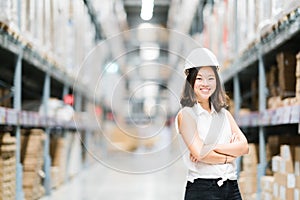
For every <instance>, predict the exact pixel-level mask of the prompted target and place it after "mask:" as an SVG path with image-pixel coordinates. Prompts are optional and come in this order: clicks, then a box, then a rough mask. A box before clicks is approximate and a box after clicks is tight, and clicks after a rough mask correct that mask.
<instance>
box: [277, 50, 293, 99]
mask: <svg viewBox="0 0 300 200" xmlns="http://www.w3.org/2000/svg"><path fill="white" fill-rule="evenodd" d="M276 61H277V65H278V83H279V89H280V90H279V95H280V96H281V97H282V98H286V97H291V96H295V86H296V76H295V75H296V73H295V72H296V56H295V55H294V54H292V53H289V52H281V53H278V54H277V56H276Z"/></svg>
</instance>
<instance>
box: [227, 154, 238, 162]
mask: <svg viewBox="0 0 300 200" xmlns="http://www.w3.org/2000/svg"><path fill="white" fill-rule="evenodd" d="M235 159H236V158H235V157H233V156H229V155H227V161H226V163H232V162H233V161H234V160H235Z"/></svg>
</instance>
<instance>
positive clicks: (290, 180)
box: [274, 172, 296, 188]
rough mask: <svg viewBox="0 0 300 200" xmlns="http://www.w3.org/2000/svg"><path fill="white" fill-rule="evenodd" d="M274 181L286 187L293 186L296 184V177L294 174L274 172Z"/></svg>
mask: <svg viewBox="0 0 300 200" xmlns="http://www.w3.org/2000/svg"><path fill="white" fill-rule="evenodd" d="M274 182H276V183H278V184H279V185H282V186H284V187H286V188H295V186H296V177H295V175H294V174H291V173H289V174H283V173H279V172H276V173H274Z"/></svg>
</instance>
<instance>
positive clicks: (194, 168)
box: [176, 48, 248, 200]
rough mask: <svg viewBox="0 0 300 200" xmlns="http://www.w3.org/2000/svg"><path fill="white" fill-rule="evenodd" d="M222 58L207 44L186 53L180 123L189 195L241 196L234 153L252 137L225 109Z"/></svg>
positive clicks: (235, 199) (189, 199) (191, 199)
mask: <svg viewBox="0 0 300 200" xmlns="http://www.w3.org/2000/svg"><path fill="white" fill-rule="evenodd" d="M219 66H220V65H219V63H218V61H217V59H216V57H215V55H214V54H213V53H212V52H211V51H210V50H208V49H206V48H197V49H194V50H193V51H192V52H191V53H190V54H189V56H188V57H187V59H186V62H185V73H186V75H187V77H186V82H185V86H184V90H183V94H182V97H181V100H180V103H181V105H182V109H181V110H180V111H179V112H178V115H177V117H176V127H177V130H178V132H179V133H180V134H181V136H182V139H183V141H184V144H185V146H186V147H187V148H188V153H187V154H186V155H185V157H184V159H185V161H186V162H185V163H186V166H187V168H188V175H187V186H186V191H185V200H196V199H197V200H200V199H201V200H206V199H207V200H213V199H228V200H239V199H241V195H240V192H239V188H238V184H237V174H236V164H235V159H236V158H237V157H239V156H242V155H244V154H247V153H248V142H247V139H246V137H245V136H244V134H243V133H242V131H241V130H240V129H239V127H238V125H237V124H236V122H235V120H234V118H233V117H232V115H231V114H230V113H229V112H228V111H227V110H226V109H225V107H226V95H225V92H224V90H223V88H222V85H221V81H220V78H219V75H218V68H219Z"/></svg>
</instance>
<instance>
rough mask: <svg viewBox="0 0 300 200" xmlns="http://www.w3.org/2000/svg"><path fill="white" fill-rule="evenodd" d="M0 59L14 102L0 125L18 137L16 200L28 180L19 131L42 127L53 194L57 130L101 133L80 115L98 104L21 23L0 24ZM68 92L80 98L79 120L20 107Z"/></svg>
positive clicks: (2, 111) (47, 184)
mask: <svg viewBox="0 0 300 200" xmlns="http://www.w3.org/2000/svg"><path fill="white" fill-rule="evenodd" d="M87 2H88V1H87ZM21 3H22V2H21V1H18V18H19V21H20V17H21V16H20V9H21ZM86 5H88V4H86ZM92 23H96V21H95V20H94V21H93V22H92ZM95 27H96V26H95ZM98 28H99V27H98ZM98 31H99V30H98ZM98 39H101V36H100V35H99V32H97V34H96V35H95V43H96V42H97V40H98ZM0 56H1V61H0V69H1V74H0V80H1V81H3V82H4V83H5V84H6V87H8V88H9V89H10V93H11V94H10V96H11V97H12V102H13V105H11V107H0V127H1V130H2V129H3V130H10V132H11V133H12V134H13V135H15V137H16V152H15V153H16V177H15V178H16V192H15V198H16V199H17V200H21V199H24V191H23V189H22V182H23V180H22V179H23V178H24V177H23V166H22V163H21V152H20V151H21V129H27V130H29V129H35V128H39V129H41V130H44V132H45V140H44V150H43V154H44V155H43V160H44V172H45V177H44V181H43V184H44V189H45V194H46V195H49V194H50V193H51V190H52V186H51V170H50V167H51V157H50V137H51V135H53V133H54V132H55V131H56V130H57V132H64V131H71V132H73V133H74V132H79V134H81V135H82V134H84V133H85V134H93V132H94V131H97V130H98V129H99V127H98V121H97V119H96V118H95V117H88V116H87V115H86V114H85V113H83V114H81V113H82V112H85V109H84V108H82V104H85V103H86V102H92V103H93V104H95V103H97V99H95V97H94V96H93V95H92V93H89V91H88V90H87V89H86V88H87V86H85V85H84V84H83V83H81V82H79V81H78V80H77V77H75V76H74V75H71V74H70V73H69V72H67V71H66V70H65V69H66V68H65V66H62V64H61V63H60V62H59V61H57V60H55V59H54V57H53V56H52V54H51V52H44V51H43V50H41V49H40V48H39V47H37V45H36V44H34V43H33V42H32V41H30V40H28V39H27V38H26V35H25V34H23V33H22V32H20V24H18V27H13V26H11V24H10V25H7V24H6V23H4V22H0ZM69 92H70V93H73V94H74V95H75V98H76V101H75V105H74V110H75V116H74V118H73V119H72V120H70V121H61V120H58V119H56V118H54V117H53V118H51V117H46V116H47V113H48V111H47V109H45V110H44V115H41V114H40V113H39V112H37V111H32V110H30V109H29V110H27V109H26V108H25V109H23V108H22V99H26V100H29V101H30V100H34V99H39V102H37V103H36V104H37V105H41V104H43V105H47V102H48V100H49V98H50V97H55V98H58V99H62V98H63V97H64V96H65V95H66V94H68V93H69ZM41 97H42V98H41ZM37 105H35V106H37ZM83 142H84V141H83ZM84 145H85V146H86V145H88V144H84ZM86 148H87V146H86ZM68 151H70V150H68ZM84 164H86V163H84Z"/></svg>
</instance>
